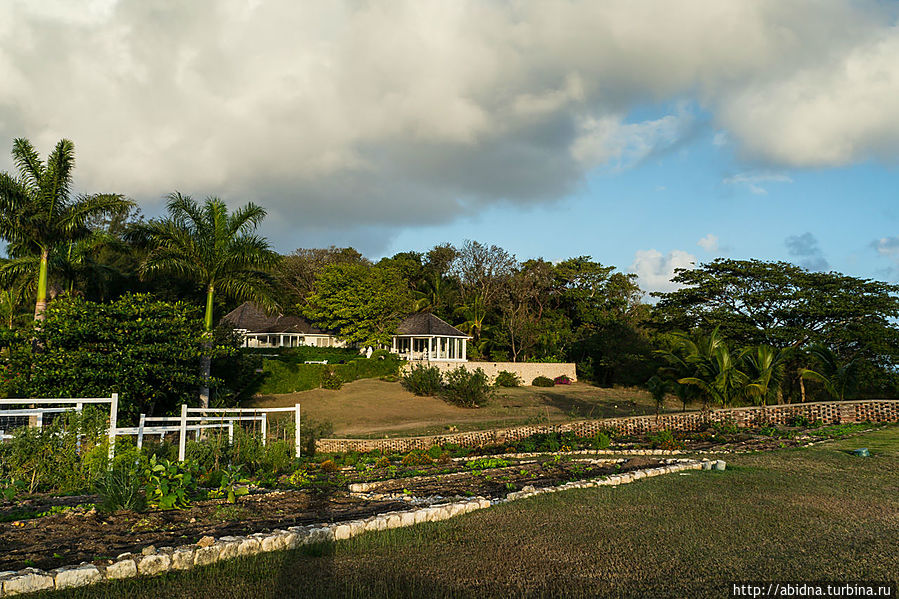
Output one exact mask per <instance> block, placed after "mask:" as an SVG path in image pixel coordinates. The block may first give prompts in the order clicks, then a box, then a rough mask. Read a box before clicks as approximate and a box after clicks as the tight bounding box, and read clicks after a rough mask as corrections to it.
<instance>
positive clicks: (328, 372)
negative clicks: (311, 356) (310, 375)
mask: <svg viewBox="0 0 899 599" xmlns="http://www.w3.org/2000/svg"><path fill="white" fill-rule="evenodd" d="M321 386H322V389H331V390H333V391H337V390H338V389H340V388H341V387H343V380H342V379H341V378H340V375H339V374H337V372H336V371H335V370H334V369H333V368H322V373H321Z"/></svg>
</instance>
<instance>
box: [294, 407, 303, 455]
mask: <svg viewBox="0 0 899 599" xmlns="http://www.w3.org/2000/svg"><path fill="white" fill-rule="evenodd" d="M295 408H296V412H294V425H295V428H296V431H295V432H294V444H295V445H296V450H297V457H300V455H301V453H302V451H303V450H302V443H300V404H296V405H295Z"/></svg>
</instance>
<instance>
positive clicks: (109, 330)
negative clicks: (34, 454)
mask: <svg viewBox="0 0 899 599" xmlns="http://www.w3.org/2000/svg"><path fill="white" fill-rule="evenodd" d="M196 312H197V309H196V308H193V307H190V306H188V305H187V304H183V303H168V302H160V301H157V300H154V299H153V298H152V297H151V296H149V295H146V294H143V295H124V296H122V297H120V298H119V299H117V300H115V301H113V302H110V303H105V304H100V303H95V302H91V301H87V300H84V299H81V298H78V297H69V296H66V297H61V298H59V299H57V300H56V301H55V302H53V303H52V304H51V305H50V306H48V308H47V312H46V319H45V321H44V323H43V326H38V327H36V329H35V335H36V337H37V339H38V341H39V344H40V346H41V351H40V352H34V353H31V352H29V351H25V352H22V353H19V354H17V357H16V358H14V362H15V367H16V368H17V370H18V371H19V372H21V373H22V375H23V376H22V377H21V378H20V380H19V388H17V389H13V390H12V391H13V393H15V394H16V396H20V397H85V396H88V397H91V396H93V397H100V396H108V395H109V394H110V393H113V392H118V393H119V397H120V399H121V405H120V408H119V409H120V413H121V414H123V415H124V416H126V417H128V416H131V417H133V416H136V415H137V414H139V413H146V414H162V413H167V412H171V411H173V410H174V409H175V408H176V406H178V405H179V404H181V403H194V401H195V398H196V388H197V386H198V385H199V384H200V383H201V382H202V379H201V377H200V375H199V373H198V371H197V358H198V357H199V356H200V353H201V351H202V350H203V336H202V335H203V330H202V327H201V325H200V321H199V319H198V318H197V314H196Z"/></svg>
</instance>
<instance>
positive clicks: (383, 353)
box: [368, 348, 390, 360]
mask: <svg viewBox="0 0 899 599" xmlns="http://www.w3.org/2000/svg"><path fill="white" fill-rule="evenodd" d="M389 357H390V352H389V351H388V350H386V349H383V348H382V349H376V350H375V351H373V352H371V356H369V358H368V359H369V360H384V359H386V358H389Z"/></svg>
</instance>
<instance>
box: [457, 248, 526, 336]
mask: <svg viewBox="0 0 899 599" xmlns="http://www.w3.org/2000/svg"><path fill="white" fill-rule="evenodd" d="M517 266H518V262H517V261H516V260H515V256H513V255H512V254H510V253H509V252H507V251H506V250H504V249H503V248H501V247H499V246H496V245H490V246H488V245H485V244H483V243H479V242H477V241H471V240H470V239H469V240H467V241H466V242H465V243H464V244H463V245H462V247H461V248H460V249H459V250H458V253H457V254H456V257H455V259H454V260H453V263H452V267H451V272H452V273H453V275H454V277H455V278H456V280H457V281H458V282H459V286H460V288H461V290H462V301H463V304H464V305H465V306H466V307H467V309H468V312H469V314H470V315H471V317H470V319H469V321H470V322H471V329H470V330H471V335H472V336H473V337H474V342H475V344H477V343H478V341H479V340H480V338H481V333H482V331H483V329H484V320H485V319H486V317H487V314H488V311H489V310H491V309H493V308H494V307H495V306H496V303H497V300H498V298H499V295H500V293H501V291H502V288H503V286H504V285H505V283H506V281H507V280H508V279H509V277H511V276H512V273H513V272H514V271H515V268H516V267H517Z"/></svg>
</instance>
